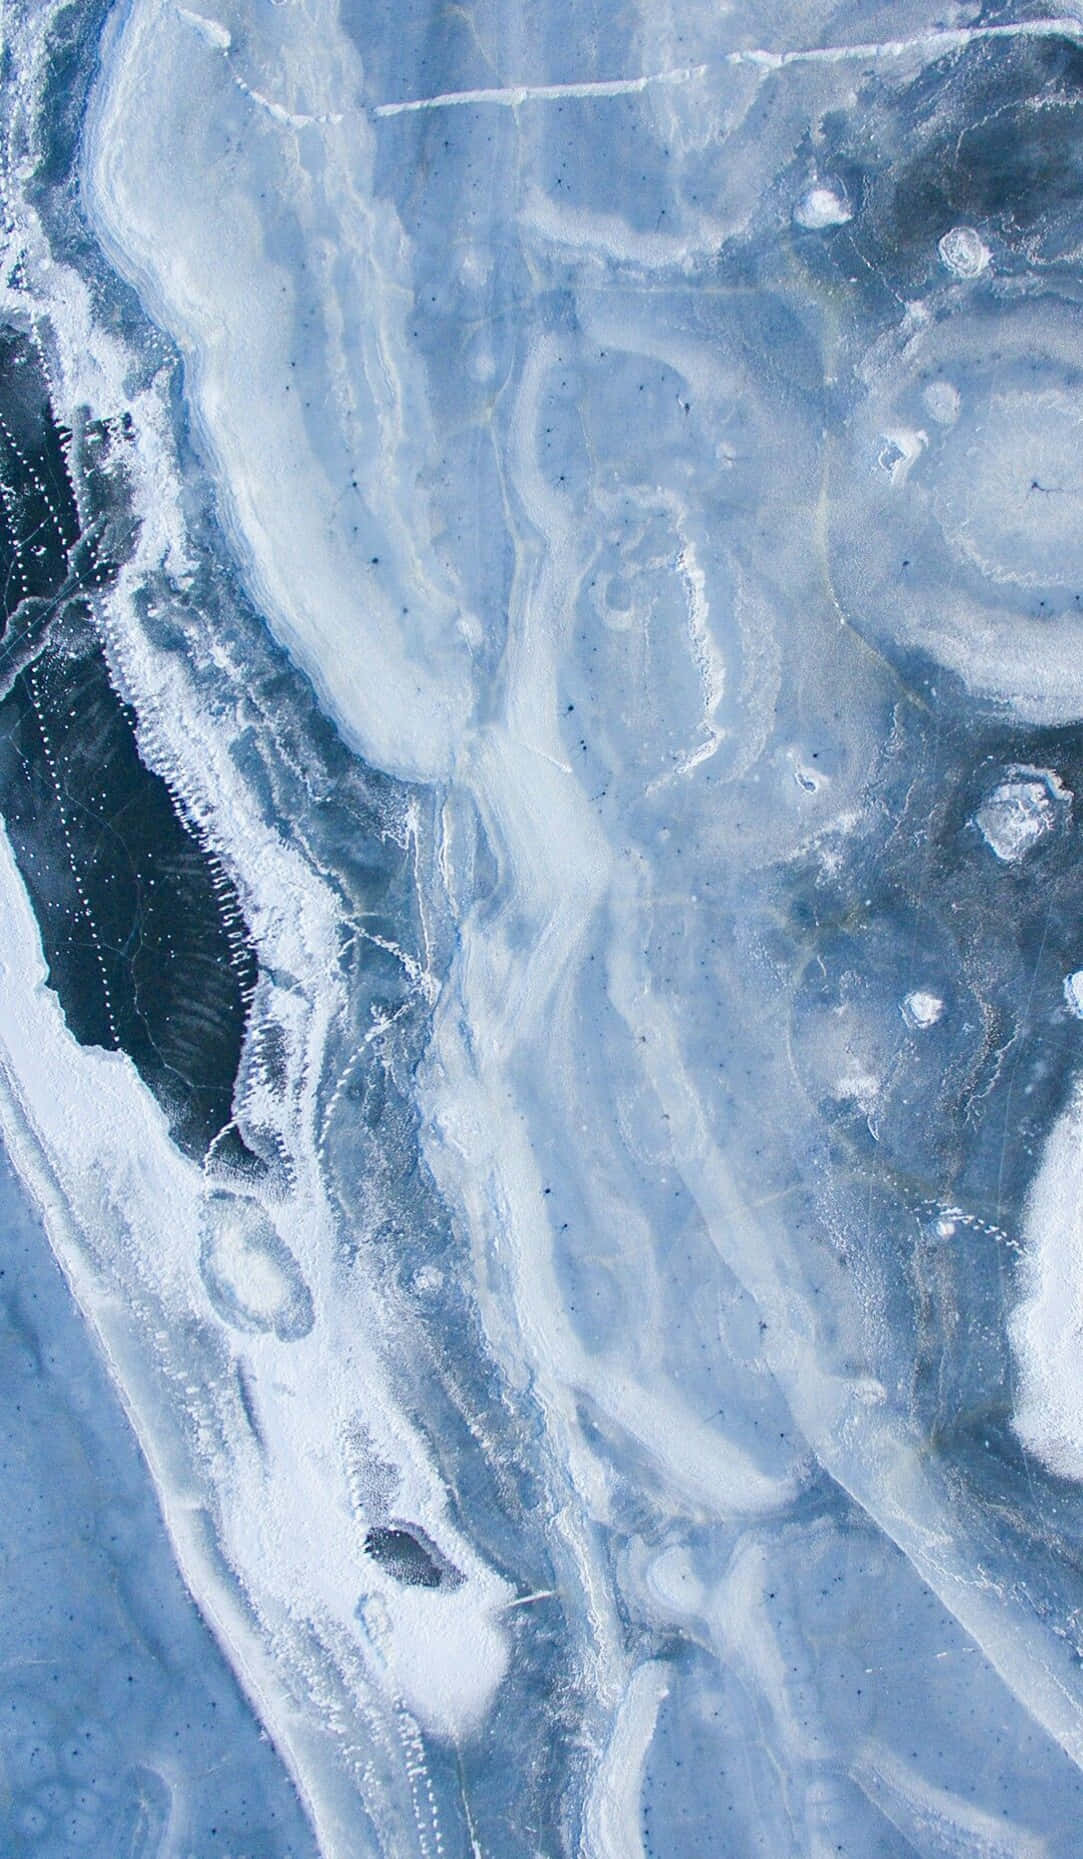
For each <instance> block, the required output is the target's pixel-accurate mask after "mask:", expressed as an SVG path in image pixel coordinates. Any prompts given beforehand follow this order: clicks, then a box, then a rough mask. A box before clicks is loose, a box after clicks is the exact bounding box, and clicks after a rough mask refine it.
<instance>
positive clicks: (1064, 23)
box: [372, 17, 1083, 116]
mask: <svg viewBox="0 0 1083 1859" xmlns="http://www.w3.org/2000/svg"><path fill="white" fill-rule="evenodd" d="M1055 38H1069V39H1081V38H1083V22H1081V21H1080V20H1079V19H1077V18H1073V17H1062V18H1058V19H1024V20H1018V21H1013V22H1009V23H1007V24H1004V25H1000V26H959V27H942V28H939V29H937V30H936V31H933V32H926V33H921V34H919V35H918V37H916V38H913V39H881V40H879V41H870V42H868V43H865V44H861V45H814V46H809V47H806V48H804V49H801V50H798V51H792V52H768V51H758V50H746V51H736V52H727V53H725V55H724V56H723V57H722V58H720V59H717V60H715V61H713V62H712V63H709V64H698V65H684V66H682V67H680V68H679V69H677V70H674V71H653V72H650V73H648V74H647V75H646V76H645V77H615V78H606V79H602V80H600V81H598V82H597V83H580V84H514V85H509V86H507V87H506V88H498V89H489V90H447V91H444V92H442V93H441V94H440V95H439V96H436V97H416V98H412V99H410V100H409V101H408V102H403V103H378V104H377V105H376V106H375V108H374V109H373V112H372V113H373V115H374V116H406V115H409V114H410V113H412V112H414V111H417V110H446V109H453V108H456V107H458V106H461V105H464V104H484V103H495V104H498V105H503V107H504V108H505V109H512V110H514V109H518V107H519V105H520V104H523V103H552V102H557V101H559V100H560V99H562V98H565V97H631V96H635V95H636V93H637V92H638V91H642V90H646V89H647V88H648V87H649V86H650V85H652V84H690V83H692V82H693V80H694V79H696V78H701V77H706V76H707V75H708V73H709V72H710V71H711V70H712V69H715V68H717V67H718V66H731V67H733V66H743V65H748V66H749V67H751V68H752V69H753V70H757V71H763V72H771V71H782V70H785V69H786V67H787V66H788V65H835V64H845V63H848V62H854V61H856V62H858V63H862V62H865V61H868V60H873V59H883V58H904V57H906V55H907V53H909V52H919V53H921V54H922V55H923V56H925V57H928V58H930V59H931V58H939V57H940V56H941V54H942V53H944V52H951V51H962V50H963V49H964V48H965V47H966V46H968V45H974V44H977V43H979V42H981V41H982V40H984V39H1055Z"/></svg>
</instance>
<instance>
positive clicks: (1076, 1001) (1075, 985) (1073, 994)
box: [1064, 968, 1083, 1020]
mask: <svg viewBox="0 0 1083 1859" xmlns="http://www.w3.org/2000/svg"><path fill="white" fill-rule="evenodd" d="M1064 998H1065V1000H1066V1002H1067V1003H1068V1011H1069V1013H1073V1014H1074V1015H1075V1017H1076V1019H1077V1020H1083V968H1077V969H1075V970H1074V972H1073V973H1072V974H1070V975H1065V977H1064Z"/></svg>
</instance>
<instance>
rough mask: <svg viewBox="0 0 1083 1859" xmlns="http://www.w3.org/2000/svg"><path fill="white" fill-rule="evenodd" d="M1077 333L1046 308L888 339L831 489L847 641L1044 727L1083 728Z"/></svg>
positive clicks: (1082, 386) (953, 322)
mask: <svg viewBox="0 0 1083 1859" xmlns="http://www.w3.org/2000/svg"><path fill="white" fill-rule="evenodd" d="M1081 333H1083V318H1081V312H1080V309H1079V307H1078V306H1076V305H1073V304H1069V303H1067V302H1065V301H1063V300H1062V299H1059V298H1056V297H1054V296H1052V295H1046V296H1043V297H1039V298H1035V299H1033V300H1028V301H1027V302H1025V303H1017V304H1013V305H1007V304H1005V305H1001V306H1000V307H999V308H998V309H997V312H996V315H995V316H992V315H989V316H985V315H980V316H979V315H977V314H974V313H972V310H971V306H970V303H969V300H968V299H965V298H964V299H961V300H960V303H959V304H958V305H957V306H956V309H955V312H954V313H953V314H951V315H947V316H943V317H940V318H936V319H933V318H925V319H911V320H910V321H909V322H908V323H907V324H906V327H905V329H903V330H893V331H891V332H890V333H889V334H885V336H884V337H883V338H882V339H881V340H880V341H879V342H878V343H877V344H876V345H875V347H874V348H873V349H871V350H870V351H869V352H868V354H867V355H866V357H865V360H864V362H863V364H862V369H861V374H862V377H863V380H864V383H865V385H866V388H867V393H866V394H865V396H864V397H863V398H860V399H858V400H856V401H855V403H854V408H853V417H852V420H851V423H850V424H849V426H848V429H847V431H846V433H845V435H844V436H843V438H842V440H841V442H840V443H839V445H838V446H837V448H836V450H835V453H834V458H833V467H832V483H831V487H830V490H831V503H830V519H829V549H830V557H831V570H832V586H833V589H834V591H835V594H836V596H837V598H838V600H839V602H840V605H841V606H842V608H843V610H844V612H846V613H847V614H848V616H850V617H851V618H852V621H853V623H854V624H855V625H856V626H857V627H858V629H859V630H860V631H862V632H864V633H866V634H872V635H873V636H874V637H875V638H876V639H877V642H878V643H879V642H881V641H885V642H887V643H888V644H890V645H891V646H896V645H898V646H905V647H907V648H910V649H914V648H916V649H917V650H919V651H921V652H923V653H927V654H928V655H929V656H930V657H932V658H934V659H935V660H936V661H937V662H938V663H940V664H942V665H944V666H946V667H948V668H949V669H950V670H951V671H953V672H954V673H956V674H957V675H958V677H959V679H960V680H961V682H962V683H963V685H964V686H965V687H966V689H967V690H968V691H969V692H970V693H971V694H972V695H973V696H975V697H978V698H980V699H983V700H992V701H995V702H996V704H997V705H998V707H1001V708H1006V709H1008V710H1010V712H1011V713H1012V714H1013V715H1014V716H1015V717H1016V718H1018V719H1020V720H1023V721H1026V722H1029V723H1040V724H1043V725H1048V724H1061V723H1066V722H1073V721H1076V720H1077V719H1078V718H1079V717H1081V716H1083V607H1081V605H1080V598H1079V596H1080V590H1081V588H1083V470H1081V469H1080V463H1079V457H1078V420H1079V415H1080V409H1081V408H1083V360H1081V356H1083V349H1081V344H1080V336H1081ZM947 384H950V387H951V388H952V389H954V394H950V393H946V392H945V391H944V389H945V386H946V385H947ZM955 396H958V404H957V406H956V405H955ZM945 414H947V415H954V417H950V418H944V417H943V415H945ZM902 432H914V433H920V434H921V435H922V436H923V438H924V444H923V445H922V447H921V450H920V453H919V454H918V455H917V456H915V457H912V458H910V459H909V460H907V459H906V458H905V457H904V456H902V453H901V449H900V453H899V456H898V457H896V455H895V453H893V452H891V451H890V450H889V451H888V452H887V453H885V435H886V434H899V433H902ZM896 467H897V468H896Z"/></svg>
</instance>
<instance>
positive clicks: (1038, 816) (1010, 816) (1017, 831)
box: [974, 768, 1071, 865]
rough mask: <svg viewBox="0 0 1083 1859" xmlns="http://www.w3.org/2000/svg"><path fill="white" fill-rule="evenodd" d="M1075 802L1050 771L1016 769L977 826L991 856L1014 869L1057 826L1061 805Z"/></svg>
mask: <svg viewBox="0 0 1083 1859" xmlns="http://www.w3.org/2000/svg"><path fill="white" fill-rule="evenodd" d="M1069 800H1071V795H1070V794H1069V792H1068V790H1067V788H1066V787H1065V786H1064V784H1063V783H1062V782H1061V781H1060V780H1059V779H1058V778H1057V776H1056V775H1055V774H1053V772H1052V770H1051V769H1048V768H1013V769H1011V770H1010V771H1009V774H1008V777H1007V779H1006V780H1004V781H1001V782H1000V783H999V784H998V785H997V786H996V787H995V788H994V789H993V791H992V793H991V794H990V795H989V797H988V799H987V800H985V801H983V802H982V805H981V806H980V807H979V808H978V811H977V813H976V814H975V815H974V824H975V825H976V826H977V828H978V831H979V832H980V833H981V836H982V838H983V839H984V840H985V843H986V845H987V846H988V847H989V849H990V851H991V852H994V853H995V854H996V857H997V858H998V859H1000V860H1001V861H1002V863H1003V864H1005V865H1014V864H1015V862H1016V860H1018V859H1021V858H1022V857H1023V855H1024V853H1026V852H1029V851H1030V849H1031V847H1032V846H1033V845H1034V844H1036V842H1037V841H1038V840H1039V839H1041V838H1042V836H1043V834H1045V833H1048V832H1049V831H1050V829H1051V828H1052V827H1053V826H1054V825H1055V823H1056V817H1057V805H1058V803H1063V802H1065V801H1069Z"/></svg>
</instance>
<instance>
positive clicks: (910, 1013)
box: [899, 988, 944, 1028]
mask: <svg viewBox="0 0 1083 1859" xmlns="http://www.w3.org/2000/svg"><path fill="white" fill-rule="evenodd" d="M899 1011H900V1012H901V1014H902V1017H903V1019H904V1020H905V1021H906V1024H907V1026H913V1027H921V1028H924V1027H927V1026H935V1025H936V1023H937V1021H938V1020H939V1019H940V1018H941V1017H942V1015H943V1012H944V1003H943V1001H942V1000H941V998H940V996H939V994H927V993H925V991H924V990H923V989H921V988H916V989H915V990H914V992H913V993H912V994H908V995H907V996H906V999H905V1000H904V1001H903V1003H902V1007H901V1008H900V1010H899Z"/></svg>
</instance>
